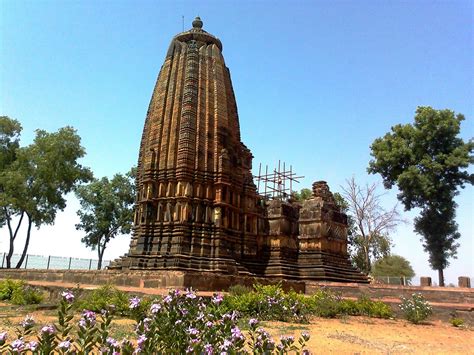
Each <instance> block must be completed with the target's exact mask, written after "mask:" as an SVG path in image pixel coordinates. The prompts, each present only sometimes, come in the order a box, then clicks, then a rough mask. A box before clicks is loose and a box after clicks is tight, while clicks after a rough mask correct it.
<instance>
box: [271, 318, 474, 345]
mask: <svg viewBox="0 0 474 355" xmlns="http://www.w3.org/2000/svg"><path fill="white" fill-rule="evenodd" d="M267 327H268V329H269V330H270V333H271V334H272V335H274V336H280V335H289V334H294V335H295V336H298V335H299V334H300V333H301V332H302V331H307V332H309V333H310V335H311V339H310V341H309V343H308V348H309V349H311V353H313V354H470V353H472V351H473V349H474V332H473V331H472V330H469V329H461V328H455V327H453V326H452V325H451V324H448V323H442V322H441V321H434V322H429V323H428V324H423V325H413V324H411V323H409V322H406V321H404V320H381V319H373V318H365V317H347V318H343V319H321V318H314V319H312V321H311V323H310V324H308V325H300V324H291V325H289V324H288V323H276V322H272V323H267Z"/></svg>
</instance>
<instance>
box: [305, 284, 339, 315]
mask: <svg viewBox="0 0 474 355" xmlns="http://www.w3.org/2000/svg"><path fill="white" fill-rule="evenodd" d="M341 301H342V299H341V297H340V296H339V295H337V294H335V293H333V292H331V291H328V290H324V289H320V290H318V291H317V292H316V293H315V294H314V295H312V296H311V298H310V301H309V304H310V309H311V313H313V314H315V315H316V316H318V317H323V318H335V317H336V316H338V315H339V314H341Z"/></svg>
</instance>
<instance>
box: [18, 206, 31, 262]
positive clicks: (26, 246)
mask: <svg viewBox="0 0 474 355" xmlns="http://www.w3.org/2000/svg"><path fill="white" fill-rule="evenodd" d="M26 216H27V217H28V231H27V232H26V240H25V246H24V248H23V252H22V253H21V257H20V260H18V263H17V264H16V267H15V268H16V269H19V268H20V267H21V264H23V260H25V257H26V252H27V251H28V246H29V245H30V236H31V226H32V224H33V221H32V220H31V217H30V215H29V214H28V213H27V214H26Z"/></svg>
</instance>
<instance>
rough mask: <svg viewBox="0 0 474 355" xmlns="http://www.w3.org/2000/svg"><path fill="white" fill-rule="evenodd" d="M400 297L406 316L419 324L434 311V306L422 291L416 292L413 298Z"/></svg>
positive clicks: (401, 307) (401, 306)
mask: <svg viewBox="0 0 474 355" xmlns="http://www.w3.org/2000/svg"><path fill="white" fill-rule="evenodd" d="M400 299H401V301H402V303H401V304H400V309H401V310H402V312H403V315H404V316H405V318H406V319H407V320H408V321H410V322H412V323H415V324H418V323H420V322H422V321H424V320H425V319H427V318H428V317H429V316H430V315H431V314H432V313H433V308H432V307H431V305H430V304H429V303H428V301H426V300H425V298H424V297H423V295H422V294H421V293H414V294H412V296H411V298H405V297H400Z"/></svg>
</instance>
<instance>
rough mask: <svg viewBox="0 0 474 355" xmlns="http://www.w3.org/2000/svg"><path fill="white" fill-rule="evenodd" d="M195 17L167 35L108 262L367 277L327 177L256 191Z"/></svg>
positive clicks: (216, 66) (226, 76) (218, 48)
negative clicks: (309, 187) (298, 196)
mask: <svg viewBox="0 0 474 355" xmlns="http://www.w3.org/2000/svg"><path fill="white" fill-rule="evenodd" d="M202 25H203V23H202V21H201V19H200V18H199V17H197V18H196V19H195V20H194V21H193V28H191V29H190V30H189V31H186V32H183V33H180V34H178V35H176V36H175V37H174V38H173V39H172V40H171V44H170V46H169V49H168V52H167V54H166V58H165V62H164V64H163V66H162V67H161V70H160V73H159V75H158V80H157V82H156V85H155V89H154V91H153V95H152V97H151V101H150V106H149V108H148V113H147V116H146V121H145V127H144V129H143V136H142V139H141V143H140V152H139V158H138V169H137V191H138V194H137V198H136V206H135V220H134V229H133V233H132V239H131V242H130V250H129V253H128V254H126V255H125V256H123V257H122V258H120V259H117V260H115V261H114V262H112V263H111V265H110V266H109V268H111V269H124V270H182V271H211V272H217V273H222V274H233V275H252V276H265V277H277V278H291V279H303V280H332V281H355V282H366V281H367V279H366V277H365V276H363V275H362V274H360V273H359V272H358V271H357V270H355V269H354V268H353V267H352V265H351V264H350V261H349V259H348V254H347V218H346V216H345V215H344V214H343V213H340V211H339V208H338V207H337V206H336V205H335V202H334V199H333V196H332V194H331V192H330V191H329V187H328V186H327V184H326V183H325V182H323V181H320V182H316V183H315V184H314V186H313V196H312V197H311V198H310V199H308V200H307V201H304V202H303V203H302V204H299V203H296V202H294V201H293V202H291V201H283V200H278V199H276V200H270V201H267V200H265V199H264V198H263V197H262V196H260V195H259V194H258V193H257V189H256V186H255V184H254V182H253V177H252V173H251V168H252V158H253V157H252V154H251V152H250V150H249V149H248V148H247V147H246V146H245V145H244V144H243V143H242V142H241V140H240V128H239V117H238V113H237V105H236V102H235V97H234V91H233V89H232V82H231V79H230V73H229V69H228V68H227V67H226V65H225V62H224V58H223V56H222V43H221V42H220V40H219V39H218V38H216V37H214V36H213V35H211V34H209V33H207V32H206V31H204V30H203V29H202Z"/></svg>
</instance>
